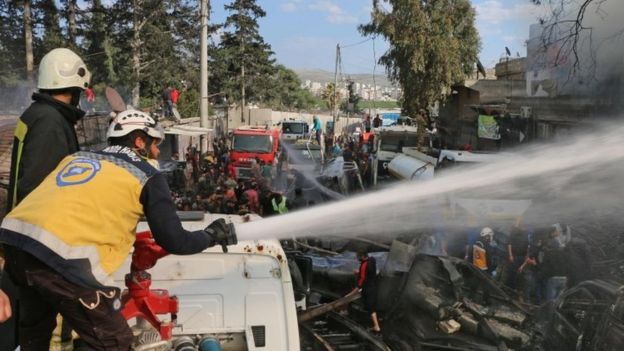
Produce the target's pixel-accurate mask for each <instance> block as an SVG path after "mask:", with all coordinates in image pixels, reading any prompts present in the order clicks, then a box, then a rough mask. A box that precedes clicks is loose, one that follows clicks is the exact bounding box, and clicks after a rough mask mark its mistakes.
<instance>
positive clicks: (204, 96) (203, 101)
mask: <svg viewBox="0 0 624 351" xmlns="http://www.w3.org/2000/svg"><path fill="white" fill-rule="evenodd" d="M200 3H201V4H200V11H201V37H200V43H199V46H200V48H201V50H200V55H199V60H200V65H199V66H200V71H201V72H200V77H199V85H200V87H201V88H200V95H201V96H200V103H199V123H200V126H201V127H202V128H208V7H210V0H200Z"/></svg>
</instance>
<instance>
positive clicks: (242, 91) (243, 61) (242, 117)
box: [240, 35, 245, 123]
mask: <svg viewBox="0 0 624 351" xmlns="http://www.w3.org/2000/svg"><path fill="white" fill-rule="evenodd" d="M243 40H244V39H243V36H242V35H241V43H240V45H241V123H245V42H244V41H243Z"/></svg>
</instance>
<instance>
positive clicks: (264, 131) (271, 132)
mask: <svg viewBox="0 0 624 351" xmlns="http://www.w3.org/2000/svg"><path fill="white" fill-rule="evenodd" d="M279 139H280V131H279V130H277V129H270V128H269V127H240V128H237V129H235V130H234V133H233V137H232V148H231V150H230V172H231V174H233V175H234V177H235V178H236V179H247V178H251V177H252V174H251V165H252V161H253V160H255V159H259V160H260V162H261V163H263V164H266V163H269V164H272V165H274V164H275V163H276V161H277V157H278V155H279V153H280V140H279Z"/></svg>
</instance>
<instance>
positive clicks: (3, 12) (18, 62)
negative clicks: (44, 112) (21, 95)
mask: <svg viewBox="0 0 624 351" xmlns="http://www.w3.org/2000/svg"><path fill="white" fill-rule="evenodd" d="M22 16H23V14H22V3H21V2H19V1H16V0H0V84H2V86H12V85H13V84H15V83H17V82H18V81H19V80H21V79H23V78H24V77H25V76H24V74H25V62H24V57H25V46H24V31H23V22H22Z"/></svg>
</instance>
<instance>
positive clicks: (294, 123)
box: [280, 118, 310, 143]
mask: <svg viewBox="0 0 624 351" xmlns="http://www.w3.org/2000/svg"><path fill="white" fill-rule="evenodd" d="M280 124H281V126H282V135H281V137H282V141H283V142H286V143H294V142H296V141H297V140H302V139H306V138H307V137H308V134H309V133H310V126H309V125H308V122H306V121H304V120H295V119H293V118H291V119H287V120H286V119H285V120H283V121H282V122H280Z"/></svg>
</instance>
